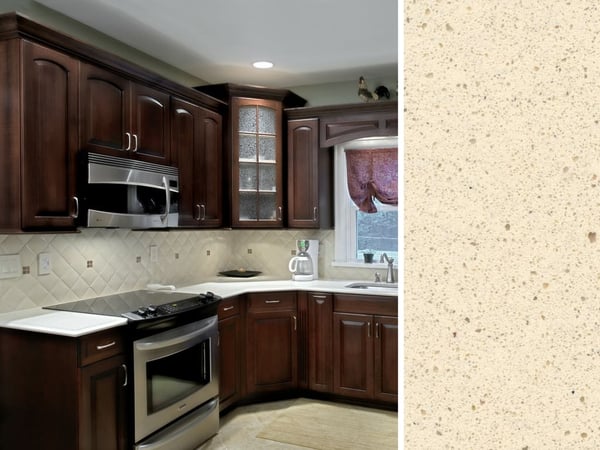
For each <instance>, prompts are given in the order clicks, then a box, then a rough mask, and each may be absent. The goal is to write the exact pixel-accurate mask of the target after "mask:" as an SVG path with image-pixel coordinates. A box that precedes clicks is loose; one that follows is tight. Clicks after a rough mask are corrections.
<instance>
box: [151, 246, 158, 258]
mask: <svg viewBox="0 0 600 450" xmlns="http://www.w3.org/2000/svg"><path fill="white" fill-rule="evenodd" d="M150 261H151V262H158V245H151V246H150Z"/></svg>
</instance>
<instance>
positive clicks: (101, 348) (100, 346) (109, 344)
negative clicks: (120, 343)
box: [96, 341, 117, 350]
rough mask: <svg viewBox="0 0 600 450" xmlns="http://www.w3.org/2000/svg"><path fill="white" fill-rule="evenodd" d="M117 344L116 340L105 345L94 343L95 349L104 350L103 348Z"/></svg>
mask: <svg viewBox="0 0 600 450" xmlns="http://www.w3.org/2000/svg"><path fill="white" fill-rule="evenodd" d="M116 344H117V342H116V341H112V342H109V343H108V344H106V345H96V350H104V349H105V348H109V347H113V346H115V345H116Z"/></svg>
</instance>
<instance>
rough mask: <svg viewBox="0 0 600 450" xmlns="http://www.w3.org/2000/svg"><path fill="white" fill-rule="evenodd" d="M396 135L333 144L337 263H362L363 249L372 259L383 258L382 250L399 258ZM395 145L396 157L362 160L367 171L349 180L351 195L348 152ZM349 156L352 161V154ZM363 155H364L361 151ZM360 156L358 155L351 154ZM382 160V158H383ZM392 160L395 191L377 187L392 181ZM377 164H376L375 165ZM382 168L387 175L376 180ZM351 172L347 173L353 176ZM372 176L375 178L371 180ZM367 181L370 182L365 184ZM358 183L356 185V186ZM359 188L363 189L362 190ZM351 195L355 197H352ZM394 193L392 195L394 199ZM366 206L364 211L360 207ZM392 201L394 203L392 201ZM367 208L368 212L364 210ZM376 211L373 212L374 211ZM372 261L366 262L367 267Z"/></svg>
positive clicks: (385, 150)
mask: <svg viewBox="0 0 600 450" xmlns="http://www.w3.org/2000/svg"><path fill="white" fill-rule="evenodd" d="M397 148H398V138H397V137H391V138H390V137H385V138H365V139H357V140H355V141H351V142H346V143H344V144H341V145H336V147H335V152H334V161H335V223H336V227H335V261H334V265H336V266H362V267H364V266H365V262H364V258H363V253H365V252H367V251H371V252H372V253H374V258H373V263H375V264H378V263H380V262H382V263H383V261H382V255H383V253H386V254H387V255H388V256H389V257H391V258H394V259H395V261H398V230H399V228H398V203H397V196H398V190H397V173H398V172H397V170H398V162H397ZM391 149H395V158H396V159H395V161H394V162H390V161H391V159H383V160H382V159H381V158H385V157H387V156H376V157H375V158H379V162H375V163H370V164H371V165H369V163H368V162H367V163H365V164H364V165H365V166H367V168H366V169H365V168H361V170H362V171H363V172H364V171H367V172H369V175H368V176H367V175H363V176H362V179H360V180H356V179H354V180H351V182H350V185H351V186H352V188H351V189H352V190H353V191H354V192H353V193H352V195H351V193H350V189H349V187H348V185H349V182H348V165H347V157H346V153H347V152H363V153H367V152H370V153H377V152H382V153H388V154H389V153H390V152H393V150H391ZM352 156H353V155H351V157H350V158H349V160H350V161H351V164H353V162H352V160H353V158H352ZM364 156H366V155H364ZM354 159H359V160H360V158H354ZM382 161H385V162H382ZM381 164H386V165H387V167H385V169H386V170H383V171H382V170H381V167H382V166H381ZM390 164H392V165H393V164H395V166H396V167H395V168H392V169H395V186H396V187H395V189H393V190H395V192H391V190H390V189H389V188H388V189H387V191H386V189H385V188H382V189H379V188H378V187H382V186H383V185H384V184H386V183H388V185H391V184H390V183H391V181H390V178H392V177H393V176H392V175H390V173H391V172H393V170H387V169H390V167H389V165H390ZM378 165H379V166H378ZM382 172H386V173H387V179H385V180H383V179H381V180H379V181H378V180H377V177H378V176H380V177H381V178H386V176H381V173H382ZM352 176H353V175H352V174H351V175H350V177H351V178H352ZM373 179H375V182H374V183H373ZM367 185H369V186H367ZM357 186H358V187H357ZM361 190H362V192H361ZM353 197H354V200H353ZM394 197H395V199H394ZM356 203H358V204H359V205H360V206H361V207H360V209H363V210H365V211H364V212H363V211H361V210H359V206H357V204H356ZM394 203H395V204H394ZM367 211H369V212H367ZM374 211H376V212H374ZM371 266H372V265H371V264H369V267H371Z"/></svg>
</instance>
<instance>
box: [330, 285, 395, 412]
mask: <svg viewBox="0 0 600 450" xmlns="http://www.w3.org/2000/svg"><path fill="white" fill-rule="evenodd" d="M397 339H398V318H397V304H396V302H394V301H392V300H389V299H386V298H385V297H373V296H370V297H369V296H360V295H352V294H348V295H345V294H343V295H342V294H339V295H338V294H336V295H335V296H334V312H333V358H334V363H333V385H334V392H335V393H336V394H339V395H344V396H347V397H353V398H360V399H364V400H379V401H383V402H390V403H395V402H397V401H398V390H397V389H398V387H397V386H398V344H397Z"/></svg>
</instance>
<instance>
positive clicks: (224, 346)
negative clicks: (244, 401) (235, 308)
mask: <svg viewBox="0 0 600 450" xmlns="http://www.w3.org/2000/svg"><path fill="white" fill-rule="evenodd" d="M241 347H242V341H241V318H240V315H239V314H236V315H235V316H231V317H228V318H226V319H222V320H219V357H220V360H219V365H220V370H219V408H220V409H221V410H223V409H225V408H227V407H228V406H229V405H231V404H232V403H235V402H236V401H237V400H238V399H239V398H240V396H241V392H240V391H241V389H240V388H241V358H242V351H241V350H242V349H241Z"/></svg>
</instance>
